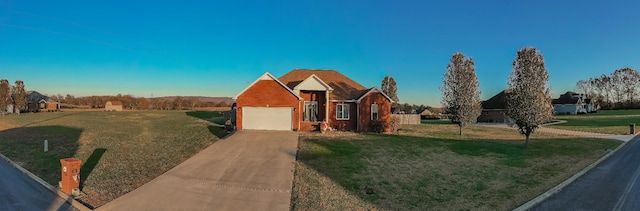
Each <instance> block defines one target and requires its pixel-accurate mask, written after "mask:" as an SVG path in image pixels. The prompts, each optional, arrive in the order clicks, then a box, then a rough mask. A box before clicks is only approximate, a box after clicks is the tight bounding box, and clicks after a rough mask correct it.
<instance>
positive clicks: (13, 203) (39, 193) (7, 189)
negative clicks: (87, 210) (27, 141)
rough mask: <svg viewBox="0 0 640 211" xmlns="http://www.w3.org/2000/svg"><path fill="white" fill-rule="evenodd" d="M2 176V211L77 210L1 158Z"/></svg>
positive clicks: (0, 183)
mask: <svg viewBox="0 0 640 211" xmlns="http://www.w3.org/2000/svg"><path fill="white" fill-rule="evenodd" d="M0 175H1V176H0V210H75V208H73V207H72V206H71V205H70V204H68V203H66V202H65V201H64V200H63V199H61V198H60V197H59V196H58V195H57V194H55V193H53V192H52V191H51V190H49V189H47V188H45V187H43V186H42V185H41V184H40V183H38V182H36V181H35V180H33V179H31V178H30V177H29V176H27V175H25V174H23V173H22V172H20V171H19V170H18V169H16V168H14V167H13V166H11V165H10V164H9V163H7V162H6V161H5V160H4V159H1V158H0Z"/></svg>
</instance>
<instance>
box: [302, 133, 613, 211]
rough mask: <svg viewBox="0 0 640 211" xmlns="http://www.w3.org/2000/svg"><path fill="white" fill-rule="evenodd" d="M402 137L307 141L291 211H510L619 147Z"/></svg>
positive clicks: (561, 140) (501, 136)
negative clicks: (524, 144)
mask: <svg viewBox="0 0 640 211" xmlns="http://www.w3.org/2000/svg"><path fill="white" fill-rule="evenodd" d="M402 129H403V130H401V132H400V135H371V134H369V135H363V134H357V135H350V136H344V135H343V136H321V135H312V134H308V135H303V136H301V138H300V141H299V148H300V150H299V152H298V161H297V163H296V173H295V177H294V189H293V194H292V208H293V209H294V210H315V209H317V208H319V207H322V208H323V209H325V210H365V209H367V210H369V209H382V210H507V209H513V208H515V207H517V206H519V205H521V204H523V203H525V202H527V201H528V200H531V199H532V198H534V197H536V196H538V195H539V194H541V193H543V192H545V191H546V190H548V189H549V188H551V187H553V186H555V185H556V184H558V183H560V182H562V181H563V180H565V179H566V178H568V177H570V176H571V175H573V174H574V173H576V172H578V171H579V170H581V169H582V168H584V167H586V166H587V165H589V164H591V163H592V162H594V161H595V160H597V159H598V158H600V157H602V156H603V155H604V154H606V150H607V149H610V148H615V147H617V146H618V145H619V144H620V142H619V141H615V140H605V139H592V138H575V137H570V136H561V135H553V134H534V135H532V140H531V143H530V145H529V148H524V147H523V142H524V141H523V137H522V136H520V135H518V134H517V132H516V131H515V130H507V129H499V128H489V127H480V126H472V127H467V128H465V135H463V136H462V137H460V136H458V135H457V126H455V125H451V124H450V125H442V124H422V125H404V126H403V128H402Z"/></svg>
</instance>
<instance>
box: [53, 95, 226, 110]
mask: <svg viewBox="0 0 640 211" xmlns="http://www.w3.org/2000/svg"><path fill="white" fill-rule="evenodd" d="M49 98H51V99H52V100H55V101H57V102H59V103H61V104H62V106H63V107H67V108H82V107H85V108H94V109H99V108H104V106H105V103H107V101H120V102H122V108H123V109H129V110H188V109H190V110H194V109H196V108H206V107H229V106H231V105H230V104H229V103H227V102H226V101H218V102H212V101H208V102H202V101H201V100H200V99H199V98H198V97H182V96H176V97H173V99H168V98H167V97H156V98H145V97H134V96H133V95H130V94H127V95H122V94H118V95H115V96H112V95H102V96H95V95H94V96H84V97H75V96H73V95H71V94H67V95H65V96H64V97H63V96H62V95H60V94H57V95H52V96H51V97H49Z"/></svg>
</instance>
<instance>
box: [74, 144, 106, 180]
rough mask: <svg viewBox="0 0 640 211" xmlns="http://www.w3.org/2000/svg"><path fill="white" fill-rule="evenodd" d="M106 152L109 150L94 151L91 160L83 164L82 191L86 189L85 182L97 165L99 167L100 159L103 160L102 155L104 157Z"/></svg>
mask: <svg viewBox="0 0 640 211" xmlns="http://www.w3.org/2000/svg"><path fill="white" fill-rule="evenodd" d="M105 152H107V149H105V148H97V149H94V150H93V152H92V153H91V155H90V156H89V158H87V161H85V162H84V163H83V164H82V167H80V190H82V188H83V187H84V182H85V181H86V180H87V178H88V177H89V175H91V172H92V171H93V169H94V168H95V167H96V165H98V162H99V161H100V158H102V155H104V153H105Z"/></svg>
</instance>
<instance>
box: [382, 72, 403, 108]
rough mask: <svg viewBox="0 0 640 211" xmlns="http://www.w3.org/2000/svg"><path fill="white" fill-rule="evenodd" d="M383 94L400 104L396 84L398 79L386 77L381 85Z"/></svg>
mask: <svg viewBox="0 0 640 211" xmlns="http://www.w3.org/2000/svg"><path fill="white" fill-rule="evenodd" d="M380 86H381V88H380V89H382V92H384V93H385V94H386V95H387V96H389V97H390V98H391V100H393V101H394V102H395V103H398V102H400V100H399V99H398V84H396V79H394V78H393V77H392V76H385V77H384V78H383V79H382V84H381V85H380Z"/></svg>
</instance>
